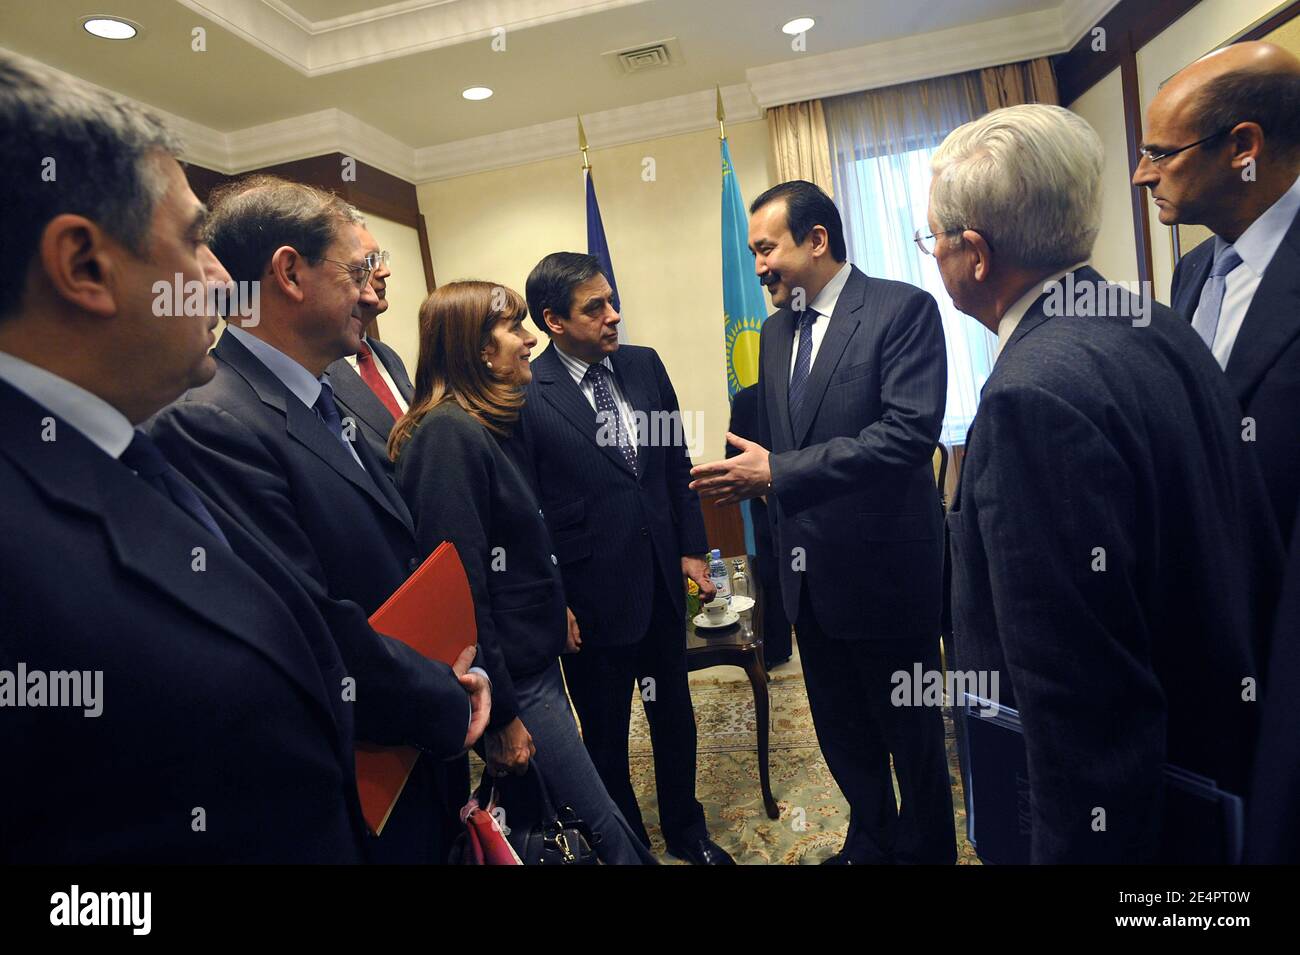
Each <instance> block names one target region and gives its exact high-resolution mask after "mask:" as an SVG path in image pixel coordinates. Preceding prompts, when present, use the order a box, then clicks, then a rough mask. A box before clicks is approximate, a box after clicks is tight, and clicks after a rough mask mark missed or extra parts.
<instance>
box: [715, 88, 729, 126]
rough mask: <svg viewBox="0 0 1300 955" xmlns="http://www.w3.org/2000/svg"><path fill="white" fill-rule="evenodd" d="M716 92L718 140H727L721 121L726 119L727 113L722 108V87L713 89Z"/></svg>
mask: <svg viewBox="0 0 1300 955" xmlns="http://www.w3.org/2000/svg"><path fill="white" fill-rule="evenodd" d="M713 88H714V89H715V90H717V92H718V138H719V139H726V138H727V127H726V126H724V125H722V121H723V120H724V119H726V118H727V112H726V110H724V109H723V108H722V87H721V86H715V87H713Z"/></svg>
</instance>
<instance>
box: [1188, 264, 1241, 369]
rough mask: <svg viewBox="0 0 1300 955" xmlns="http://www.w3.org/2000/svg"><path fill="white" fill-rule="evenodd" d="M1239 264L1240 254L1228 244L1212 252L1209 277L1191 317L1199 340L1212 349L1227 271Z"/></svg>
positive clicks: (1225, 285) (1217, 328)
mask: <svg viewBox="0 0 1300 955" xmlns="http://www.w3.org/2000/svg"><path fill="white" fill-rule="evenodd" d="M1239 265H1241V256H1240V255H1238V254H1237V250H1236V249H1234V248H1233V247H1232V246H1230V245H1225V246H1223V247H1222V248H1220V249H1218V250H1216V251H1215V253H1214V262H1213V264H1211V266H1210V277H1209V278H1208V279H1206V280H1205V287H1204V288H1203V289H1201V304H1200V307H1199V308H1197V310H1196V315H1195V317H1194V318H1193V319H1192V328H1194V329H1196V332H1197V334H1198V335H1200V336H1201V340H1202V341H1204V342H1205V344H1207V345H1208V346H1210V350H1211V351H1213V350H1214V336H1215V334H1217V333H1218V331H1219V313H1220V312H1221V311H1222V310H1223V293H1224V292H1225V291H1226V290H1227V287H1228V273H1229V272H1231V271H1232V270H1233V269H1235V268H1236V267H1237V266H1239Z"/></svg>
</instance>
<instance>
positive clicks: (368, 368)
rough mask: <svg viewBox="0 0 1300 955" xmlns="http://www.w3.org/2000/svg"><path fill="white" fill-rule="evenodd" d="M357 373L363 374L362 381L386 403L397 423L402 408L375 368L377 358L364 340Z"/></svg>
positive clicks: (358, 357)
mask: <svg viewBox="0 0 1300 955" xmlns="http://www.w3.org/2000/svg"><path fill="white" fill-rule="evenodd" d="M357 371H358V372H360V374H361V380H362V381H364V382H365V383H366V384H367V385H369V386H370V390H371V391H373V392H374V393H375V397H376V398H378V399H379V400H380V401H382V402H383V403H384V407H385V408H387V409H388V413H389V414H391V415H392V416H393V420H394V421H396V420H397V419H398V418H400V417H401V416H402V406H401V405H399V404H398V403H397V399H396V398H394V397H393V393H392V391H390V390H389V388H388V385H387V384H385V383H384V378H383V376H382V375H380V374H379V369H378V368H376V367H375V358H374V356H373V355H372V354H371V353H370V345H369V344H367V343H366V341H365V340H364V339H363V340H362V342H361V350H360V351H358V352H357Z"/></svg>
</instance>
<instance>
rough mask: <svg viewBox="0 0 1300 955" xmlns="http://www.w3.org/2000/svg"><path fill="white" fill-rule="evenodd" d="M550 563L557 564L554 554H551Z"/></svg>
mask: <svg viewBox="0 0 1300 955" xmlns="http://www.w3.org/2000/svg"><path fill="white" fill-rule="evenodd" d="M551 563H552V564H558V563H559V561H558V560H556V559H555V555H554V554H552V555H551Z"/></svg>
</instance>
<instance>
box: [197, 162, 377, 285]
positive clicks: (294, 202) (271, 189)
mask: <svg viewBox="0 0 1300 955" xmlns="http://www.w3.org/2000/svg"><path fill="white" fill-rule="evenodd" d="M208 201H209V203H210V204H211V206H212V217H211V218H210V219H209V220H208V244H209V245H211V246H212V252H213V254H214V255H215V256H216V257H217V258H218V259H220V260H221V264H222V265H224V266H225V267H226V271H227V272H229V273H230V277H231V279H233V280H234V281H236V282H252V281H256V280H258V279H260V278H261V277H262V275H263V274H264V273H265V272H266V269H267V266H269V265H270V263H271V255H272V254H273V253H274V252H275V250H276V249H278V248H280V246H282V245H287V246H290V247H291V248H293V249H294V250H295V251H296V252H297V253H298V254H299V255H301V256H302V257H303V258H305V259H306V260H307V261H308V262H309V263H311V264H312V265H316V264H317V263H319V262H320V261H321V260H322V259H323V258H324V257H325V252H326V250H328V249H329V247H330V244H331V243H332V242H333V241H334V239H335V237H336V236H337V235H338V232H339V229H340V228H341V227H342V226H345V225H349V224H360V222H361V221H362V220H361V215H360V213H358V212H357V211H356V210H355V209H354V208H353V207H352V206H351V205H349V204H348V203H346V202H344V201H343V200H342V199H340V198H339V197H338V196H336V195H334V193H332V192H326V191H325V190H324V189H317V188H316V187H315V186H308V185H304V184H303V183H300V182H289V181H288V180H287V179H281V178H279V177H278V176H266V175H256V176H249V177H247V178H244V179H239V180H236V181H235V182H231V183H226V184H225V185H222V186H218V187H217V188H216V189H214V190H213V191H212V195H211V196H210V197H209V200H208Z"/></svg>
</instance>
